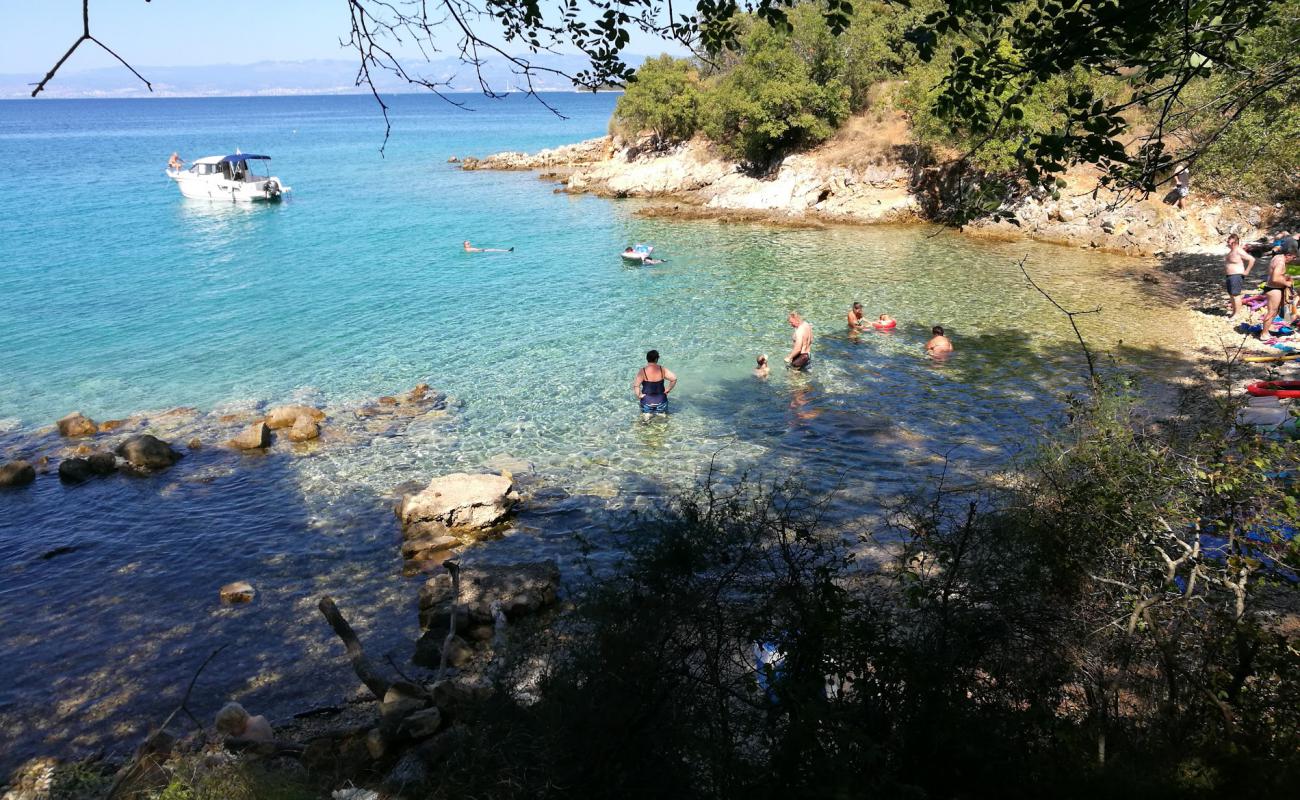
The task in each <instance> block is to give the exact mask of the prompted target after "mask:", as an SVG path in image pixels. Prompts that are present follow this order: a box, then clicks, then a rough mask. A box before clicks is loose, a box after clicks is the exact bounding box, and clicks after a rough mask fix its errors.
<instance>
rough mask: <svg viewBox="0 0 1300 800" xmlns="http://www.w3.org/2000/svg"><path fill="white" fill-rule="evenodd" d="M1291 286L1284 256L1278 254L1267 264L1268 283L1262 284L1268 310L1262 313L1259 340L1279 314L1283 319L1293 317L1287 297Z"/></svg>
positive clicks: (1291, 282)
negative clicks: (1262, 321) (1262, 322)
mask: <svg viewBox="0 0 1300 800" xmlns="http://www.w3.org/2000/svg"><path fill="white" fill-rule="evenodd" d="M1292 286H1293V281H1292V279H1291V276H1290V275H1287V274H1286V256H1284V255H1282V254H1281V253H1278V254H1277V255H1275V256H1273V258H1272V259H1271V260H1270V261H1269V263H1268V282H1267V283H1265V284H1264V296H1265V297H1267V298H1268V308H1266V309H1265V311H1264V324H1263V326H1262V327H1261V329H1260V332H1259V338H1261V339H1262V338H1264V334H1265V333H1267V332H1268V331H1269V329H1270V328H1272V327H1273V318H1274V317H1276V316H1277V315H1278V314H1279V313H1281V314H1282V315H1283V319H1284V322H1285V321H1286V320H1285V317H1292V320H1291V321H1292V322H1294V321H1295V320H1294V317H1293V316H1292V314H1291V308H1290V305H1289V303H1288V295H1289V294H1290V292H1291V290H1292Z"/></svg>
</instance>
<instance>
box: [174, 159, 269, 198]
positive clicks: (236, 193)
mask: <svg viewBox="0 0 1300 800" xmlns="http://www.w3.org/2000/svg"><path fill="white" fill-rule="evenodd" d="M270 160H271V157H270V156H258V155H253V154H251V153H235V154H234V155H230V156H204V157H203V158H200V159H197V160H195V161H194V162H193V163H192V164H190V168H189V169H169V170H167V177H169V178H171V179H172V180H174V181H176V185H177V186H178V187H180V190H181V194H183V195H185V196H186V197H191V198H194V199H196V200H222V201H225V202H227V203H251V202H254V201H267V202H273V201H275V200H279V199H281V198H282V197H284V194H285V192H288V191H289V187H288V186H285V185H284V184H282V183H280V179H279V178H277V177H275V176H273V175H271V174H270V165H269V164H267V163H266V162H268V161H270ZM258 167H260V168H261V169H260V174H259V169H258Z"/></svg>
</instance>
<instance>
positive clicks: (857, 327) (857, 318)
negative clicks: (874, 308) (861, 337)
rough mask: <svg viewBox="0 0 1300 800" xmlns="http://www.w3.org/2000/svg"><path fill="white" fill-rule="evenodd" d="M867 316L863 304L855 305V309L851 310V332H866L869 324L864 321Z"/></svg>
mask: <svg viewBox="0 0 1300 800" xmlns="http://www.w3.org/2000/svg"><path fill="white" fill-rule="evenodd" d="M865 316H866V312H864V311H863V310H862V304H861V303H854V304H853V307H852V308H850V309H849V330H850V331H852V332H853V333H857V332H859V331H865V330H866V329H867V324H866V323H865V322H863V321H862V318H863V317H865Z"/></svg>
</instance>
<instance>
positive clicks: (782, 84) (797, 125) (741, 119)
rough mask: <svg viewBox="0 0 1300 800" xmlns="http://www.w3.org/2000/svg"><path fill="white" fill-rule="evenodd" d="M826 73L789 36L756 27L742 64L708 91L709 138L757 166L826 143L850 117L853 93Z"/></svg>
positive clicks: (824, 67)
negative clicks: (809, 61)
mask: <svg viewBox="0 0 1300 800" xmlns="http://www.w3.org/2000/svg"><path fill="white" fill-rule="evenodd" d="M827 69H828V61H827V60H822V61H820V62H819V61H817V60H814V62H813V64H812V65H810V64H809V63H807V62H805V61H804V59H802V58H800V56H799V54H798V53H797V52H796V51H795V49H794V48H793V47H791V37H790V36H789V35H788V34H785V33H782V32H780V31H777V30H774V29H772V28H771V27H769V26H767V25H761V24H759V25H754V26H752V27H751V29H750V32H749V33H748V35H747V36H746V38H745V41H744V42H743V44H742V45H741V47H740V60H739V62H738V63H737V64H736V66H735V67H734V68H733V69H731V70H730V71H729V72H727V73H726V74H724V75H723V76H722V77H721V78H720V79H719V80H718V81H717V82H716V83H715V84H714V85H713V86H712V87H711V88H710V90H709V93H708V102H707V107H706V110H705V115H704V126H703V128H704V132H705V134H706V135H708V137H709V138H710V139H713V140H714V141H716V142H719V143H721V144H723V145H724V146H725V147H726V149H727V150H728V151H729V152H730V153H731V154H732V155H734V156H736V157H737V158H741V159H745V160H747V161H749V162H750V163H752V164H756V165H763V164H767V163H768V162H770V161H771V159H772V158H773V157H774V156H776V155H779V154H781V153H784V152H786V151H789V150H792V149H797V148H802V147H807V146H809V145H813V144H816V143H817V142H820V141H822V140H824V139H826V138H828V137H829V136H830V135H831V134H833V133H834V132H835V129H836V127H838V126H839V124H840V123H841V122H843V121H844V119H845V118H846V117H848V114H849V90H848V87H846V86H845V85H844V84H843V83H842V82H841V81H840V80H839V79H838V77H831V76H830V75H829V74H828V73H827V72H826V70H827ZM815 70H820V72H818V73H817V75H818V77H819V78H821V82H819V81H818V80H816V79H815V78H814V73H815Z"/></svg>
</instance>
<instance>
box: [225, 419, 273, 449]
mask: <svg viewBox="0 0 1300 800" xmlns="http://www.w3.org/2000/svg"><path fill="white" fill-rule="evenodd" d="M226 444H227V445H229V446H230V447H233V448H235V449H236V450H260V449H262V448H266V447H270V446H271V428H270V427H269V426H268V425H267V424H266V423H265V422H254V423H253V424H252V425H249V426H248V427H247V428H245V429H244V430H242V431H240V433H239V435H238V436H236V437H235V438H233V439H231V440H230V441H229V442H227V443H226Z"/></svg>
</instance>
